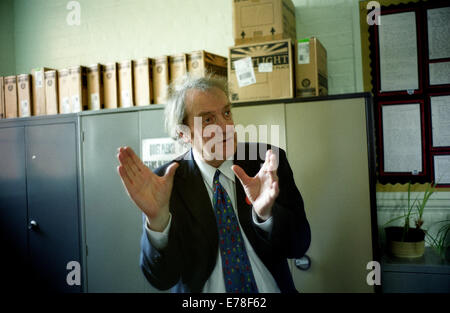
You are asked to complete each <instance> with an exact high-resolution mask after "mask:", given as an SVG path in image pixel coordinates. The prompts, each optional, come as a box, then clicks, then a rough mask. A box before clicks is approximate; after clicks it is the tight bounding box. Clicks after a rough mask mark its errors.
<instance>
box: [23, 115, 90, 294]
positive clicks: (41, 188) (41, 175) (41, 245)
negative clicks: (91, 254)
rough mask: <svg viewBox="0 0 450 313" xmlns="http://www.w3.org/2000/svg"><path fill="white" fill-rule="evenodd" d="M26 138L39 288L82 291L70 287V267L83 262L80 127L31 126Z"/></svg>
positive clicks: (32, 248)
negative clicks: (79, 176) (79, 200)
mask: <svg viewBox="0 0 450 313" xmlns="http://www.w3.org/2000/svg"><path fill="white" fill-rule="evenodd" d="M25 135H26V166H27V167H26V171H27V191H28V223H31V222H32V221H35V222H36V223H37V227H35V228H34V229H31V230H30V231H29V243H30V244H29V249H30V259H31V263H32V269H33V274H34V277H35V279H36V280H37V282H36V283H37V285H36V286H35V287H36V288H37V289H39V290H42V289H44V288H48V289H50V290H57V291H62V292H80V291H81V286H80V285H76V284H75V285H69V284H68V283H67V276H68V274H69V273H70V272H71V271H70V270H68V269H67V264H68V263H69V262H71V261H76V262H79V263H80V239H79V238H80V228H79V209H78V208H79V204H78V177H77V149H76V128H75V124H74V123H65V124H49V125H37V126H27V127H26V128H25ZM71 269H72V268H71ZM79 275H81V273H79ZM81 283H82V282H81Z"/></svg>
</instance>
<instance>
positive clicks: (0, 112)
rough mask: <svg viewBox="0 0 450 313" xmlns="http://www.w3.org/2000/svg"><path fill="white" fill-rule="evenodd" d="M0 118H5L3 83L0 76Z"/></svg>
mask: <svg viewBox="0 0 450 313" xmlns="http://www.w3.org/2000/svg"><path fill="white" fill-rule="evenodd" d="M0 118H5V81H4V78H3V76H0Z"/></svg>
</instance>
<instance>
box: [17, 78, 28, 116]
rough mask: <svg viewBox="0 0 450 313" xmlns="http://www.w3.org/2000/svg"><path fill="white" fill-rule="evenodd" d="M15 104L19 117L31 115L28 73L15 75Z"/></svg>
mask: <svg viewBox="0 0 450 313" xmlns="http://www.w3.org/2000/svg"><path fill="white" fill-rule="evenodd" d="M17 105H18V115H19V117H29V116H31V77H30V74H20V75H17Z"/></svg>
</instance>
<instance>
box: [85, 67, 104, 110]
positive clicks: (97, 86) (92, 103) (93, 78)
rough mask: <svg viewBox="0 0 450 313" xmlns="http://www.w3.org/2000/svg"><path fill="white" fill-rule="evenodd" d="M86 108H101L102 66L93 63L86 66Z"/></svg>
mask: <svg viewBox="0 0 450 313" xmlns="http://www.w3.org/2000/svg"><path fill="white" fill-rule="evenodd" d="M87 92H88V110H100V109H102V108H103V75H102V66H101V65H100V64H93V65H91V66H88V68H87Z"/></svg>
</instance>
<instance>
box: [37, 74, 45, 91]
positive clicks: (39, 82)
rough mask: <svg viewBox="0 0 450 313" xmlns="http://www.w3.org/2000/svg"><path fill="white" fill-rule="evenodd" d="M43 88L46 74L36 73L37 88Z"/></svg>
mask: <svg viewBox="0 0 450 313" xmlns="http://www.w3.org/2000/svg"><path fill="white" fill-rule="evenodd" d="M42 86H44V72H43V71H39V72H36V87H37V88H42Z"/></svg>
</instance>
